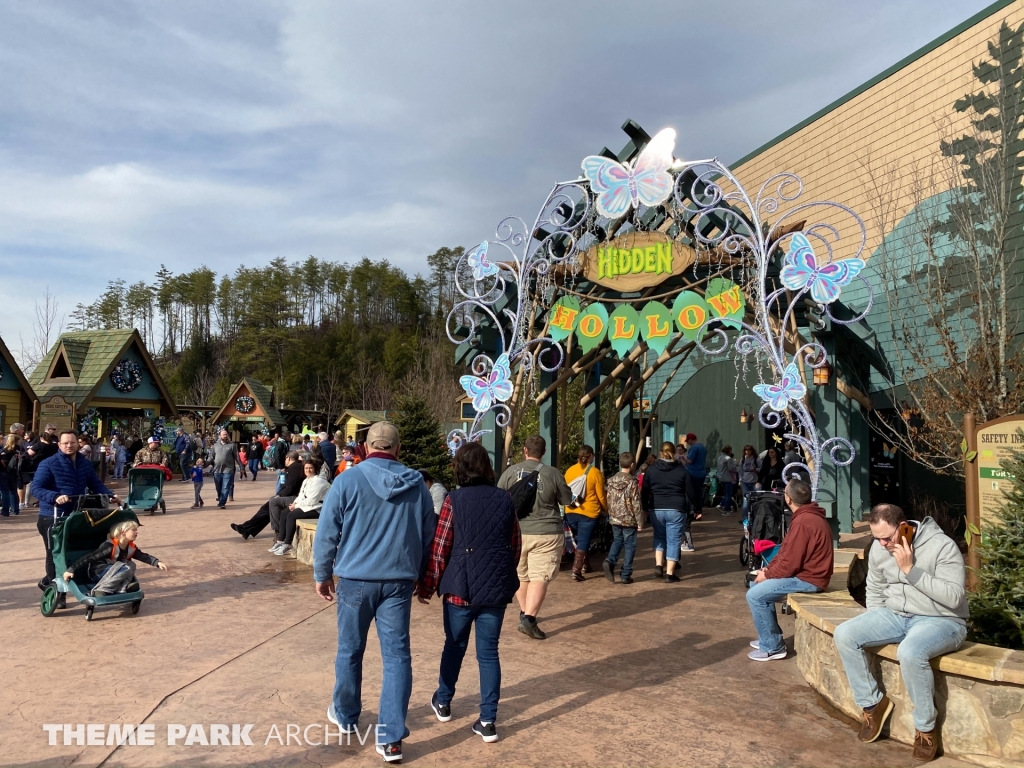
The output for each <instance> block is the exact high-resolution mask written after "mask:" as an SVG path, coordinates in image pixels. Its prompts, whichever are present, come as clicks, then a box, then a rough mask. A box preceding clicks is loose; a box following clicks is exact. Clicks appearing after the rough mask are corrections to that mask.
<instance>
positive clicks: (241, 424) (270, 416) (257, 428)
mask: <svg viewBox="0 0 1024 768" xmlns="http://www.w3.org/2000/svg"><path fill="white" fill-rule="evenodd" d="M209 423H210V424H215V425H216V426H217V427H218V428H221V427H223V428H226V429H227V430H228V432H229V433H231V439H232V440H234V441H236V442H237V441H239V440H245V439H248V437H249V436H250V435H252V434H260V433H262V432H263V431H264V430H266V431H267V432H272V431H273V430H275V429H280V428H282V427H284V426H286V423H285V418H284V416H282V415H281V412H280V411H279V410H277V408H276V407H275V406H274V390H273V389H271V388H270V387H267V386H264V385H263V384H262V383H260V382H259V381H257V380H256V379H250V378H249V377H247V376H246V377H243V378H242V380H241V381H240V382H238V383H237V384H236V385H235V386H234V387H232V389H231V395H230V396H229V397H228V399H227V400H226V401H225V403H224V405H222V406H221V408H220V410H219V411H217V412H216V413H215V414H213V416H212V417H211V418H210V420H209Z"/></svg>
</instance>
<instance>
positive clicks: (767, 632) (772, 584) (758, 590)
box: [747, 576, 821, 654]
mask: <svg viewBox="0 0 1024 768" xmlns="http://www.w3.org/2000/svg"><path fill="white" fill-rule="evenodd" d="M793 592H821V590H820V589H818V588H817V587H816V586H814V585H813V584H808V583H807V582H806V581H801V580H800V579H798V578H796V577H795V576H793V577H790V578H788V579H767V580H766V581H762V582H761V583H760V584H753V585H751V587H750V589H748V590H747V605H748V606H750V615H751V616H753V617H754V628H755V629H756V630H757V640H758V642H759V643H760V644H761V650H762V651H764V652H765V653H767V654H772V653H779V652H780V651H784V650H786V641H785V640H784V639H783V637H782V628H781V627H780V626H779V620H778V619H777V618H776V617H775V603H777V602H778V601H779V600H784V599H785V598H786V595H788V594H791V593H793Z"/></svg>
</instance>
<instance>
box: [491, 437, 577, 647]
mask: <svg viewBox="0 0 1024 768" xmlns="http://www.w3.org/2000/svg"><path fill="white" fill-rule="evenodd" d="M546 449H547V443H546V442H545V441H544V438H543V437H541V436H540V435H533V436H532V437H528V438H527V439H526V443H525V445H524V446H523V458H524V459H525V460H524V461H521V462H519V463H518V464H513V465H512V466H511V467H509V468H508V469H506V470H505V472H504V474H502V476H501V479H500V480H498V487H499V488H504V489H505V490H506V491H507V490H508V489H509V488H511V487H512V486H513V485H515V484H516V482H517V481H518V480H519V479H520V478H521V477H523V476H524V475H528V474H529V473H530V472H537V501H536V502H534V505H533V511H532V512H531V513H530V514H529V515H527V516H526V517H524V518H523V519H522V520H520V521H519V529H520V531H521V532H522V536H523V545H522V552H521V554H520V555H519V567H518V571H519V591H518V592H516V600H518V601H519V631H520V632H522V633H523V634H524V635H526V636H527V637H532V638H533V639H534V640H544V639H545V638H546V637H547V635H546V634H544V632H543V631H542V630H541V628H540V627H538V626H537V613H538V612H539V611H540V607H541V605H543V604H544V596H545V595H546V594H547V591H548V582H549V581H551V580H552V579H553V578H555V576H557V575H558V566H559V565H560V564H561V562H562V550H563V548H564V547H565V534H564V533H563V532H562V531H563V528H562V514H561V512H560V511H559V509H558V505H559V504H568V503H569V502H570V501H572V492H571V491H570V490H569V486H568V485H566V484H565V478H563V477H562V473H561V472H559V471H558V470H557V469H555V468H554V467H549V466H548V465H546V464H544V463H543V462H542V461H541V459H542V458H543V456H544V451H545V450H546Z"/></svg>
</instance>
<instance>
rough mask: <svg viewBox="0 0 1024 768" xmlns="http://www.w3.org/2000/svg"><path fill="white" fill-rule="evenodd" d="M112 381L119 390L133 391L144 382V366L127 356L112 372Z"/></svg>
mask: <svg viewBox="0 0 1024 768" xmlns="http://www.w3.org/2000/svg"><path fill="white" fill-rule="evenodd" d="M110 383H111V384H113V385H114V389H116V390H117V391H118V392H131V391H132V390H134V389H135V388H136V387H138V386H139V384H141V383H142V368H141V367H140V366H139V364H138V363H136V362H135V361H134V360H129V359H128V358H125V359H124V360H122V361H121V362H119V363H118V364H117V365H115V366H114V370H113V371H111V372H110Z"/></svg>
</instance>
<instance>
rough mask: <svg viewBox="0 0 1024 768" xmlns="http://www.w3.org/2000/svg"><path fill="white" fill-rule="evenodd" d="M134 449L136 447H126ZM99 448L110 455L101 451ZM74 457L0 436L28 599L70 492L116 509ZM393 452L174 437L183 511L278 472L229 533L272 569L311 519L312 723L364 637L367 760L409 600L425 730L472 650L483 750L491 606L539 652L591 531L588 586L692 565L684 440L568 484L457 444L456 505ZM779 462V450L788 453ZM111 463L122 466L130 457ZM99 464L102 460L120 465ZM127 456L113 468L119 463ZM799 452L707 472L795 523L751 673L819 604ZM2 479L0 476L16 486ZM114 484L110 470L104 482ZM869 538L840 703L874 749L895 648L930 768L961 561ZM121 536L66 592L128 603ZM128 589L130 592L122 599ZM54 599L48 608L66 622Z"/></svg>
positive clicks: (356, 687)
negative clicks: (418, 613)
mask: <svg viewBox="0 0 1024 768" xmlns="http://www.w3.org/2000/svg"><path fill="white" fill-rule="evenodd" d="M136 443H139V445H136ZM111 444H112V445H114V444H116V443H115V441H113V440H112V441H111ZM89 447H90V446H89V443H87V442H86V441H80V440H79V436H78V435H77V434H76V433H75V432H73V431H64V432H60V433H58V430H56V429H55V428H54V427H53V426H52V425H47V426H46V428H45V430H44V432H43V433H42V434H41V435H39V436H38V437H37V436H35V435H33V434H32V433H31V432H30V431H26V430H25V428H24V426H23V425H21V424H15V425H13V426H12V427H11V432H10V434H9V435H7V437H6V439H5V441H4V444H3V450H2V451H0V490H2V491H3V500H4V506H3V513H4V514H18V513H19V512H20V510H21V509H23V508H24V507H25V506H27V505H30V504H33V503H34V504H37V505H38V508H39V519H38V523H37V528H38V531H39V533H40V535H41V536H42V538H43V540H44V543H45V547H46V572H45V575H44V576H43V578H42V579H40V581H39V587H40V588H41V589H46V587H47V585H49V584H50V583H51V582H53V581H54V579H55V578H56V573H55V567H54V562H53V557H52V551H51V537H50V531H51V529H52V527H53V525H54V521H55V519H57V518H58V517H60V516H62V515H64V514H67V513H68V512H70V511H71V510H72V509H73V508H74V505H75V499H76V497H78V496H79V495H81V494H83V493H86V492H88V493H93V494H103V495H106V496H109V497H110V498H111V499H112V500H113V501H114V502H115V503H116V502H117V501H118V499H117V497H116V496H115V494H113V493H112V492H111V491H110V489H109V488H107V487H106V485H105V484H104V483H103V482H102V481H101V480H100V477H99V475H98V474H97V472H96V469H95V465H94V458H93V456H94V455H95V454H93V453H91V452H90V451H89V450H87V449H88V448H89ZM129 447H130V448H131V449H132V450H133V454H132V459H131V462H132V464H133V465H136V466H142V465H145V464H150V465H157V466H162V465H165V463H166V462H167V455H168V454H167V452H166V451H164V450H162V448H161V446H160V441H159V440H156V439H155V438H151V439H150V440H149V441H148V443H147V444H144V445H143V444H141V441H138V440H134V439H133V440H132V441H131V443H129ZM400 447H401V443H400V436H399V433H398V430H397V428H396V427H395V426H394V425H393V424H391V423H389V422H378V423H376V424H374V425H372V426H371V427H370V429H369V431H368V433H367V435H366V440H365V442H361V443H358V444H356V443H354V442H352V441H345V440H343V439H342V435H341V433H337V434H336V435H335V436H334V438H333V439H329V437H328V435H327V434H326V433H320V434H319V435H315V436H311V437H306V436H293V437H292V438H291V439H290V440H289V438H287V437H286V436H285V435H283V434H281V433H274V434H271V435H267V436H254V437H253V438H252V440H250V441H248V442H244V443H243V444H242V446H241V447H240V446H239V444H237V443H235V442H234V441H232V440H231V439H230V435H229V433H228V432H227V431H226V430H222V431H221V432H220V433H219V435H218V436H217V440H213V441H209V442H208V441H207V437H206V436H204V435H201V434H198V433H197V434H196V435H187V434H186V433H185V432H184V430H179V431H178V434H177V435H176V437H175V442H174V445H173V448H172V450H173V451H174V452H175V453H176V454H177V455H178V463H179V466H180V467H181V468H182V472H183V478H182V481H183V482H193V483H194V484H195V486H196V494H195V498H196V502H197V505H198V506H202V500H201V496H200V491H201V489H202V484H203V479H204V476H205V467H206V466H207V465H208V466H209V467H210V468H211V469H212V475H213V479H214V482H215V485H216V488H217V493H218V506H219V507H220V508H224V507H225V505H226V503H227V502H228V501H230V500H231V495H232V493H233V487H234V486H233V484H234V477H235V473H236V471H237V472H239V473H241V472H242V471H243V469H244V470H245V471H246V472H247V474H246V475H244V476H243V477H248V476H251V479H252V480H253V481H255V479H256V476H257V474H258V473H259V472H260V471H261V470H264V469H266V470H268V471H272V472H276V474H277V480H276V484H275V487H274V494H273V495H272V496H271V498H269V499H268V500H267V502H266V503H265V504H263V505H262V506H261V507H260V508H259V510H258V511H257V512H256V514H255V515H253V517H252V518H250V519H249V520H247V521H246V522H244V523H240V524H232V525H231V528H232V529H233V530H235V531H236V532H238V533H239V534H240V535H241V536H242V537H243V539H249V538H252V537H254V536H256V535H257V534H258V533H260V532H261V531H262V530H263V529H264V528H265V527H267V526H268V525H269V526H271V527H272V529H273V532H274V540H273V544H272V546H271V548H270V551H271V552H272V553H273V554H275V555H279V556H282V555H287V554H289V553H290V552H291V551H292V542H293V538H294V535H295V531H296V526H297V522H298V521H299V520H303V519H314V518H318V519H319V524H318V527H317V531H316V536H315V539H314V545H313V571H314V573H313V575H314V581H315V585H316V592H317V594H318V595H319V596H320V597H322V598H323V599H325V600H328V601H335V599H336V598H337V606H338V649H337V659H336V668H335V671H336V680H335V687H334V692H333V695H332V700H331V704H330V706H329V707H328V712H327V716H328V718H329V719H330V721H331V722H332V723H334V724H335V725H337V726H338V727H339V728H340V729H341V730H342V731H343V732H347V733H351V732H352V729H354V728H357V727H358V721H359V717H360V714H361V680H362V671H361V669H362V660H363V650H364V648H365V645H366V636H367V633H368V630H369V625H370V623H371V622H376V624H377V632H378V637H379V639H380V650H381V655H382V658H383V664H384V679H383V682H382V688H381V700H380V708H379V716H378V721H379V725H380V727H381V728H382V729H383V737H382V738H383V741H382V742H381V743H379V744H378V745H377V750H378V752H380V753H381V754H382V755H383V757H384V759H385V760H386V761H388V762H393V761H397V760H401V757H402V740H403V739H404V738H405V737H406V736H407V735H408V730H407V729H406V727H405V720H406V716H407V713H408V707H409V699H410V696H411V688H412V682H411V681H412V667H411V653H410V640H409V623H410V617H411V605H412V603H413V597H415V598H416V599H417V600H418V602H420V603H423V604H428V603H429V602H430V601H431V599H432V598H433V597H434V596H435V595H439V596H440V597H441V602H442V617H443V627H444V634H445V640H444V644H443V646H442V647H441V649H440V650H439V659H438V665H439V677H438V686H437V688H436V690H435V691H434V693H433V694H432V696H431V699H430V706H431V708H432V710H433V711H434V713H435V715H436V717H437V719H438V720H439V721H441V722H448V721H450V720H451V719H452V716H453V715H452V703H453V700H454V698H455V694H456V687H457V682H458V679H459V674H460V670H461V666H462V663H463V661H464V657H465V654H466V651H467V649H468V642H469V636H470V634H471V633H475V635H476V644H475V650H476V657H477V664H478V667H479V673H480V706H479V718H478V719H477V720H476V721H475V722H474V723H473V726H472V730H473V732H474V733H475V734H477V735H479V736H480V737H481V738H482V739H483V741H485V742H493V741H496V740H497V738H498V731H497V725H496V724H497V722H498V706H499V702H500V693H501V664H500V659H499V654H498V645H499V639H500V635H501V631H502V627H503V623H504V616H505V609H506V606H507V605H508V604H509V603H511V602H513V601H515V602H516V603H517V605H518V607H519V624H518V627H517V629H518V631H519V632H521V633H522V634H524V635H525V636H526V637H528V638H530V639H534V640H544V639H546V637H547V635H546V633H545V632H544V631H543V630H542V629H541V628H540V627H539V626H538V617H539V615H540V613H541V610H542V608H543V604H544V600H545V597H546V595H547V591H548V589H549V585H550V583H551V582H552V581H553V580H554V579H555V578H556V576H557V575H558V572H559V570H560V566H561V563H562V560H563V557H565V556H567V555H569V556H571V560H572V565H571V568H570V572H571V576H572V579H573V580H574V581H577V582H579V581H585V580H586V574H587V573H589V572H590V571H591V563H590V552H591V550H592V549H593V547H592V542H593V537H594V534H595V531H596V530H597V529H598V525H599V521H601V519H602V518H605V519H606V520H607V523H608V525H609V526H610V529H611V541H610V547H609V549H608V553H607V556H606V557H605V558H604V560H603V562H602V571H603V574H604V576H605V577H606V578H607V579H608V580H609V581H611V582H615V578H616V569H617V568H618V567H619V558H620V556H621V558H622V565H621V570H620V571H619V573H618V578H619V583H621V584H625V585H628V584H633V583H634V579H633V573H634V557H635V553H636V549H637V540H638V533H639V532H640V531H642V530H643V529H644V527H645V526H646V525H648V524H649V525H650V527H651V529H652V532H653V536H652V549H653V553H654V574H655V576H656V578H658V579H662V580H664V581H665V582H668V583H674V582H678V581H679V580H680V563H681V561H682V556H683V555H684V554H685V553H687V552H693V551H694V545H693V536H692V528H691V523H692V521H693V520H695V519H698V518H699V516H700V515H701V514H702V513H703V512H704V511H705V509H704V502H705V483H704V481H705V476H706V475H707V466H706V462H707V451H706V449H705V447H704V445H703V444H701V443H700V441H699V440H698V439H697V436H696V435H694V434H688V435H687V436H686V437H685V439H684V440H683V442H682V444H681V445H680V446H676V445H673V444H672V443H670V442H666V443H663V444H662V445H661V446H660V447H659V449H658V453H657V455H656V456H655V457H652V459H651V460H649V461H648V462H646V463H645V464H644V465H643V467H642V468H641V469H640V471H639V472H638V471H637V468H636V465H635V460H634V456H633V455H632V454H630V453H623V454H621V455H620V456H619V462H618V463H619V471H618V472H615V473H614V474H612V475H611V476H610V477H609V478H607V479H606V478H605V477H604V475H603V473H602V472H601V470H600V468H599V467H597V466H596V465H595V454H594V450H593V448H591V447H590V446H584V447H583V448H582V449H581V450H580V451H579V453H578V455H577V457H576V458H577V461H576V463H575V464H573V465H572V466H571V467H569V468H568V469H567V470H566V471H565V472H564V473H562V472H560V471H559V470H558V469H556V468H554V467H552V466H549V465H546V464H545V463H544V461H543V457H544V455H545V452H546V448H547V445H546V442H545V440H544V438H542V437H540V436H539V435H534V436H531V437H529V438H528V439H527V440H526V441H525V444H524V447H523V456H522V461H519V462H517V463H515V464H513V465H512V466H509V467H508V468H506V469H505V470H504V472H502V473H501V475H500V477H499V476H498V475H497V473H496V472H495V471H494V468H493V466H492V465H491V462H490V458H489V455H488V454H487V452H486V450H485V449H484V448H483V447H482V446H481V445H479V444H478V443H467V444H465V445H463V446H462V447H461V448H460V449H459V450H458V452H457V453H456V455H455V457H454V461H453V469H454V476H455V485H456V488H455V490H452V491H449V490H448V489H447V488H445V487H444V486H443V485H442V484H441V483H440V482H438V481H436V480H435V479H434V478H433V477H432V476H431V475H430V473H428V472H424V471H417V470H413V469H410V468H409V467H407V466H405V465H404V464H403V463H401V462H400V461H399V453H400ZM787 448H789V449H791V448H792V447H791V446H787ZM125 450H126V453H127V449H125ZM116 460H117V459H116V456H115V461H116ZM128 461H129V459H128V458H127V456H126V457H125V459H124V462H125V463H127V462H128ZM792 464H800V457H799V454H798V453H796V452H795V450H787V452H786V454H785V455H780V452H779V451H777V450H776V449H774V448H770V449H769V450H768V451H767V452H765V453H764V454H762V455H761V456H757V455H756V452H755V450H754V449H753V448H752V446H745V447H744V449H743V452H742V456H741V457H740V458H739V459H735V458H734V457H733V455H732V450H731V448H730V447H729V446H725V447H724V448H723V450H722V452H721V455H720V456H719V458H718V461H717V467H716V471H717V473H718V476H719V479H720V481H721V484H722V502H723V503H722V505H721V507H722V509H723V510H726V511H728V509H729V507H730V502H731V499H732V494H734V493H735V489H736V488H737V487H738V489H739V490H740V493H741V494H742V495H743V496H744V497H746V496H748V495H749V494H750V493H751V492H753V491H754V490H756V489H758V488H762V489H763V488H772V487H778V486H780V485H781V486H782V489H781V495H782V498H783V499H784V503H785V505H786V506H787V507H788V509H789V512H790V513H791V522H790V525H789V529H788V532H787V534H786V536H785V538H784V539H783V541H782V543H781V545H780V546H779V548H778V551H777V553H776V554H775V555H774V557H773V558H772V559H771V560H770V562H768V563H767V565H766V566H765V567H763V568H760V569H758V570H757V571H756V572H755V573H754V574H752V579H751V581H752V583H751V584H750V587H749V589H748V591H747V595H746V599H747V603H748V606H749V608H750V612H751V617H752V621H753V625H754V628H755V630H756V633H757V638H756V639H754V640H752V641H751V643H750V645H751V646H752V650H751V651H750V652H749V654H748V655H749V657H750V659H751V660H753V661H755V662H771V661H779V660H782V659H785V658H786V657H787V656H788V649H787V647H786V643H785V639H784V636H783V632H782V629H781V628H780V626H779V623H778V619H777V616H776V604H777V603H778V602H780V601H782V600H784V599H785V598H786V597H787V596H788V595H790V594H794V593H801V592H809V593H813V592H821V591H824V590H826V589H827V588H828V586H829V583H830V580H831V578H832V575H833V568H834V561H833V547H834V543H833V534H832V529H831V527H830V526H829V523H828V521H827V520H826V517H825V511H824V509H823V508H822V507H821V506H820V505H818V504H816V503H815V502H814V501H813V500H812V491H811V486H810V484H809V482H807V479H806V477H805V476H804V474H805V473H801V471H800V468H799V467H795V468H793V469H792V471H789V472H786V471H785V468H786V467H789V466H790V465H792ZM12 468H13V469H12ZM114 475H115V477H116V476H118V472H117V471H116V470H115V472H114ZM868 524H869V527H870V530H871V535H872V537H873V545H872V546H871V548H870V551H869V553H868V567H867V586H866V608H867V611H866V612H865V613H862V614H860V615H858V616H856V617H854V618H852V619H850V620H848V621H846V622H844V623H842V624H841V625H840V626H839V627H838V628H837V629H836V632H835V642H836V647H837V650H838V651H839V656H840V659H841V660H842V664H843V668H844V670H845V672H846V675H847V678H848V680H849V683H850V687H851V689H852V691H853V695H854V698H855V700H856V702H857V703H858V705H859V706H861V707H862V709H863V718H862V725H861V729H860V732H859V738H860V739H861V740H862V741H865V742H871V741H874V740H876V739H877V738H878V737H879V735H880V734H881V732H882V728H883V726H884V724H885V722H886V719H887V718H888V717H889V715H890V714H891V712H892V709H893V703H892V701H891V700H890V699H889V698H888V697H887V696H886V695H885V694H884V693H883V692H882V691H881V690H880V688H879V685H878V681H877V679H876V677H875V675H874V673H873V672H872V669H871V664H870V658H869V656H868V655H867V653H866V649H869V648H872V647H876V646H879V645H884V644H888V643H891V642H897V643H899V650H898V653H897V657H898V659H899V662H900V666H901V671H902V675H903V678H904V681H905V683H906V687H907V691H908V694H909V696H910V698H911V701H912V702H913V704H914V711H913V718H914V723H915V726H916V728H917V734H916V740H915V747H914V756H915V757H916V758H917V759H918V760H922V761H926V760H930V759H932V758H934V757H935V755H936V753H937V750H938V743H939V739H938V732H937V725H936V709H935V703H934V679H933V673H932V670H931V667H930V663H929V662H930V659H931V658H933V657H935V656H937V655H940V654H942V653H948V652H950V651H953V650H956V649H957V648H958V647H959V646H960V644H961V643H962V642H963V640H964V637H965V635H966V619H967V617H968V613H967V603H966V594H965V585H964V581H965V572H964V562H963V557H962V555H961V554H960V550H959V549H958V548H957V546H956V544H955V543H954V542H953V540H952V539H950V538H949V537H948V536H946V535H945V534H944V533H943V532H942V531H941V530H940V529H939V527H938V526H937V525H936V524H935V522H934V521H933V520H932V519H931V518H925V519H924V520H922V521H908V520H906V516H905V514H904V512H903V510H901V509H900V508H899V507H896V506H894V505H890V504H882V505H878V506H876V507H875V508H873V509H872V510H871V513H870V516H869V518H868ZM137 533H138V531H137V527H136V528H133V527H132V526H131V525H129V526H121V527H120V528H118V529H117V535H116V536H112V538H111V540H110V541H108V542H105V543H104V544H103V545H102V546H101V547H100V548H99V549H97V550H96V551H95V552H93V553H91V554H89V555H87V556H86V557H85V558H82V559H80V560H79V561H78V562H76V563H74V564H72V565H71V566H70V567H69V570H68V572H67V573H64V574H63V578H65V579H68V578H74V576H75V573H76V572H77V571H82V572H87V573H88V574H90V576H91V577H93V580H95V581H97V585H96V588H97V589H100V588H103V589H107V588H113V589H122V590H123V589H130V588H131V584H132V580H133V578H134V565H133V564H132V560H133V559H136V560H142V561H143V562H147V563H149V564H150V565H154V566H156V567H160V568H165V567H166V566H165V565H164V564H163V563H161V562H160V561H159V560H157V559H156V558H155V557H152V556H149V555H146V554H145V553H143V552H141V550H139V549H138V547H137V545H136V544H135V539H136V536H137ZM136 588H137V586H136ZM63 598H64V593H61V594H60V596H59V598H58V607H63Z"/></svg>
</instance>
